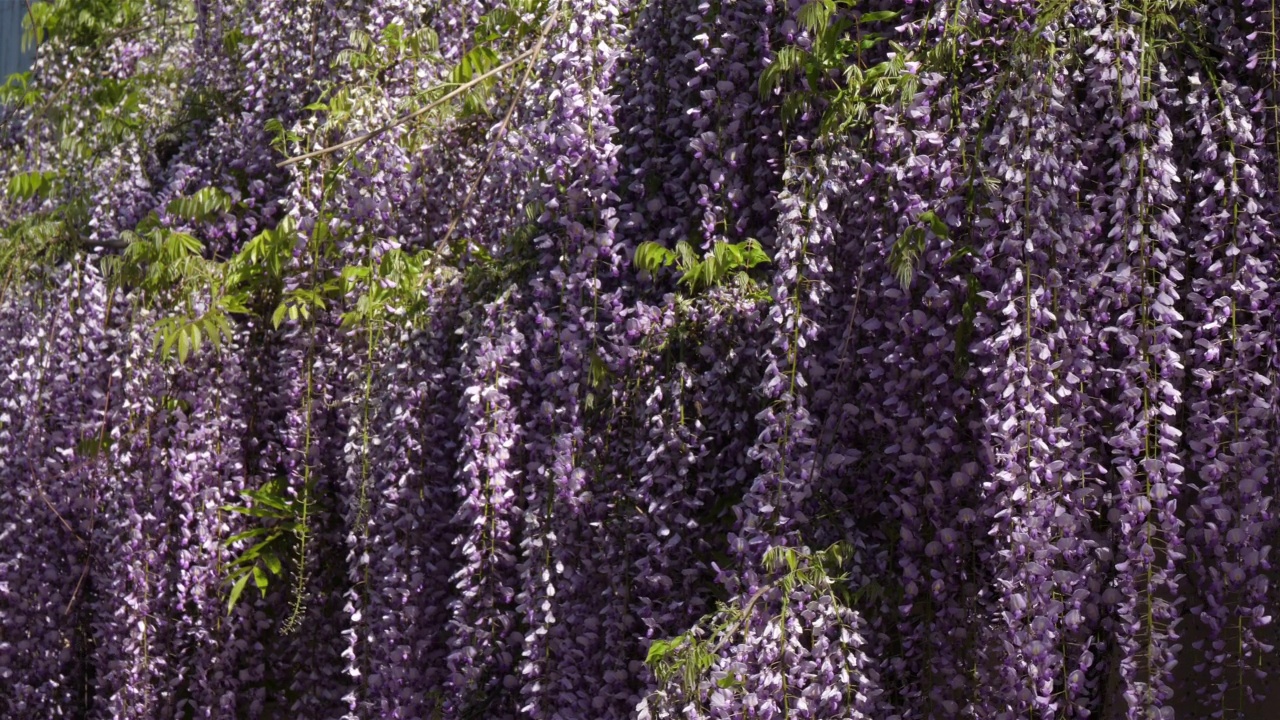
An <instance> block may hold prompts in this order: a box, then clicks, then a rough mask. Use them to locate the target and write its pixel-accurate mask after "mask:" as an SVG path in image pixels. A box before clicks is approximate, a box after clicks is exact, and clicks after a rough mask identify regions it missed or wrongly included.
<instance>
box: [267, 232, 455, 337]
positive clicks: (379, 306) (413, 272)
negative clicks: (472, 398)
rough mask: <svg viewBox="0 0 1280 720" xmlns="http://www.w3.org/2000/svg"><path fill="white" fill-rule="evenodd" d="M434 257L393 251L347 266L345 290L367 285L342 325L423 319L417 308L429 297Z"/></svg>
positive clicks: (428, 254) (423, 252)
mask: <svg viewBox="0 0 1280 720" xmlns="http://www.w3.org/2000/svg"><path fill="white" fill-rule="evenodd" d="M431 257H432V254H431V253H430V252H428V251H425V250H423V251H420V252H416V253H408V252H404V251H403V250H391V251H388V252H387V253H385V254H383V255H382V256H381V257H379V258H378V261H377V262H376V263H374V264H372V265H367V266H366V265H348V266H347V267H345V268H343V269H342V278H341V283H342V287H343V289H344V291H345V292H355V291H358V290H360V289H362V288H363V290H364V292H363V293H362V294H361V295H359V296H358V297H357V298H356V302H355V307H353V308H351V309H350V310H348V311H347V312H345V313H343V314H342V326H343V327H354V326H357V325H365V326H376V325H381V324H382V323H384V322H386V321H387V319H388V318H390V317H400V316H404V317H409V318H414V319H420V318H422V317H423V314H422V313H419V312H417V310H418V309H419V305H420V303H421V302H423V300H424V298H425V297H426V293H425V292H423V288H424V286H425V284H426V282H427V280H428V279H429V277H430V272H431V268H430V267H429V265H430V262H431ZM277 312H278V311H277Z"/></svg>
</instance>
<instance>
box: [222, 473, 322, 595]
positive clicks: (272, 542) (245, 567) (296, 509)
mask: <svg viewBox="0 0 1280 720" xmlns="http://www.w3.org/2000/svg"><path fill="white" fill-rule="evenodd" d="M240 494H241V495H243V496H244V497H245V498H246V499H247V500H248V501H249V503H247V504H245V505H224V506H222V510H223V511H224V512H230V513H236V514H239V515H245V516H248V517H252V518H256V520H257V522H260V523H263V524H261V525H259V526H257V527H253V528H250V529H248V530H245V531H244V532H240V533H236V534H235V535H232V536H231V537H229V538H227V539H226V540H225V541H224V542H223V544H224V545H226V546H227V547H228V548H230V547H232V546H234V545H236V544H237V543H240V542H241V541H245V540H252V541H254V544H253V545H251V546H249V547H248V548H245V549H244V550H242V551H241V552H240V553H239V554H238V555H236V557H235V559H234V560H232V561H231V562H230V563H229V564H228V565H227V569H226V578H225V580H226V582H227V583H228V584H229V585H230V589H229V591H228V593H227V612H228V613H230V612H231V611H232V610H234V609H235V606H236V603H237V602H238V601H239V600H240V596H241V594H243V592H244V589H245V586H246V585H247V584H248V582H249V580H250V578H252V579H253V583H254V586H255V587H257V588H258V592H259V593H260V594H261V595H262V596H263V597H266V594H267V587H268V586H269V584H270V582H271V576H272V575H274V576H277V577H279V576H280V575H281V574H282V573H283V571H284V558H287V557H290V556H292V554H293V547H294V546H295V545H296V544H297V542H298V541H299V536H300V534H301V533H304V532H305V525H306V523H305V520H304V518H305V516H306V508H305V505H306V501H305V497H306V494H305V493H303V494H301V495H300V496H296V497H295V496H293V495H290V494H289V493H288V483H286V482H285V481H284V480H283V479H281V478H277V479H275V480H271V481H269V482H267V483H266V484H264V485H263V486H262V488H260V489H258V490H245V491H243V492H241V493H240Z"/></svg>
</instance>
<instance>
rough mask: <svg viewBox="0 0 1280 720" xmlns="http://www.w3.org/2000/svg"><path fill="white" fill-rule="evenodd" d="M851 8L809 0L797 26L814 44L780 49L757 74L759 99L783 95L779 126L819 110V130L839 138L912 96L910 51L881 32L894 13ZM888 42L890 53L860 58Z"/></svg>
mask: <svg viewBox="0 0 1280 720" xmlns="http://www.w3.org/2000/svg"><path fill="white" fill-rule="evenodd" d="M855 5H856V3H855V2H854V1H853V0H810V2H808V3H805V5H804V6H803V7H801V8H800V10H799V11H798V12H797V14H796V18H797V20H798V21H799V22H800V25H801V26H802V27H803V28H804V29H806V30H808V31H809V32H810V33H811V34H812V36H813V42H812V45H811V46H810V47H809V49H804V48H801V47H799V46H797V45H788V46H786V47H783V48H781V49H780V50H779V51H778V54H777V56H776V57H775V59H774V61H773V63H772V64H771V65H770V66H769V67H767V68H765V70H764V72H762V73H761V74H760V93H761V94H762V95H765V96H769V95H772V94H773V93H774V91H775V90H779V89H785V90H786V91H787V92H786V94H785V95H784V97H783V100H782V119H783V122H786V123H791V122H794V121H795V120H796V118H798V117H799V116H800V115H802V114H803V113H804V112H806V111H808V110H813V109H821V110H822V113H823V114H822V121H821V123H820V125H819V128H820V131H821V132H822V133H823V134H832V133H842V132H846V131H848V130H850V129H851V128H852V127H854V126H855V125H856V124H860V123H864V122H866V121H867V120H869V119H870V116H871V111H872V110H873V109H874V108H875V107H876V106H877V105H880V104H884V103H888V102H891V101H893V100H895V99H897V98H903V97H911V95H912V94H913V93H914V92H915V87H916V84H917V78H916V75H915V73H914V72H911V71H909V68H910V67H911V66H910V65H909V64H908V63H910V62H911V61H912V60H913V59H914V53H913V51H912V50H910V49H908V48H906V47H904V46H902V45H900V44H898V43H896V42H893V41H892V40H890V39H889V37H888V35H887V34H885V33H883V31H880V28H882V27H883V26H884V25H885V24H886V23H888V22H889V21H891V20H893V19H894V18H896V17H897V16H898V13H896V12H893V11H889V10H881V11H877V12H869V13H856V12H851V10H852V8H853V7H854V6H855ZM886 43H887V45H888V47H889V48H890V49H891V50H892V52H891V53H890V54H889V55H888V56H887V58H886V59H884V60H881V61H880V62H876V63H873V64H869V65H868V64H867V63H866V62H865V61H864V55H866V54H868V53H870V52H871V51H873V50H876V49H877V48H879V47H880V46H881V45H884V44H886ZM881 54H883V53H881ZM789 80H790V81H791V82H788V81H789Z"/></svg>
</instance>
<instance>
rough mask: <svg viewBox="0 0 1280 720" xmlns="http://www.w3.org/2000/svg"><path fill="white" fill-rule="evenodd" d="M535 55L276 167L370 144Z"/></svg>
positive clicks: (510, 62)
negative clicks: (364, 130)
mask: <svg viewBox="0 0 1280 720" xmlns="http://www.w3.org/2000/svg"><path fill="white" fill-rule="evenodd" d="M533 53H534V51H533V50H529V51H527V52H523V53H520V54H519V55H517V56H516V57H514V58H512V59H511V60H508V61H507V62H505V63H503V64H501V65H499V66H498V67H496V68H494V69H492V70H490V71H488V72H486V73H483V74H481V75H478V76H476V77H475V78H472V79H471V80H469V81H467V82H465V83H463V84H461V85H459V86H458V87H456V88H454V89H453V90H451V91H450V92H449V93H447V94H446V95H444V97H441V98H440V99H439V100H436V101H434V102H432V103H430V104H429V105H427V106H426V107H423V108H419V109H417V110H414V111H413V112H411V113H409V114H407V115H401V116H400V117H398V118H395V119H394V120H391V121H389V122H387V123H386V124H384V125H380V126H378V127H376V128H374V129H373V130H370V131H369V132H367V133H364V134H363V135H358V136H356V137H353V138H351V139H350V140H344V141H342V142H340V143H338V144H337V145H330V146H329V147H324V148H320V149H319V150H313V151H311V152H309V153H306V154H303V155H297V156H294V157H291V158H288V159H285V160H282V161H280V162H278V163H276V167H289V166H290V165H296V164H298V163H300V162H302V161H303V160H310V159H311V158H317V157H320V156H322V155H328V154H330V153H335V152H338V151H339V150H345V149H347V148H350V147H355V146H357V145H363V144H364V143H366V142H369V141H370V140H372V139H373V138H375V137H377V136H379V135H381V134H383V133H385V132H387V131H388V130H391V129H393V128H397V127H399V126H401V125H403V124H405V123H407V122H409V121H410V120H413V119H414V118H418V117H421V116H423V115H426V114H427V113H429V112H431V111H432V110H435V109H437V108H439V107H440V106H442V105H444V104H445V103H447V102H449V101H450V100H453V99H454V98H456V97H458V96H459V95H461V94H463V93H465V92H466V91H468V90H470V89H471V88H473V87H475V86H476V85H479V84H480V83H482V82H484V81H485V80H488V79H489V78H491V77H493V76H494V75H497V74H499V73H501V72H504V71H506V70H508V69H510V68H511V67H513V66H515V65H518V64H520V63H522V62H524V61H525V60H527V59H529V58H530V57H532V56H533Z"/></svg>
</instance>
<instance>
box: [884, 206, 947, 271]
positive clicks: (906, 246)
mask: <svg viewBox="0 0 1280 720" xmlns="http://www.w3.org/2000/svg"><path fill="white" fill-rule="evenodd" d="M930 232H932V233H933V234H934V235H936V236H937V237H940V238H946V237H950V235H951V230H950V228H948V227H947V223H946V222H944V221H943V219H942V218H940V217H938V214H937V213H935V212H934V211H932V210H925V211H924V212H922V213H920V216H919V217H918V218H917V219H916V222H915V223H914V224H912V225H911V226H910V227H908V228H907V229H906V230H905V231H904V232H903V233H902V235H901V236H900V237H899V238H898V240H897V242H895V243H894V244H893V247H892V248H890V250H889V268H890V269H891V270H892V271H893V276H894V277H895V278H897V279H898V282H899V283H900V284H901V285H902V289H903V290H906V289H909V288H910V287H911V281H912V280H913V279H914V278H915V273H916V264H917V263H918V262H919V261H920V255H921V254H922V253H923V252H924V246H925V240H926V238H927V237H928V233H930Z"/></svg>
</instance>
